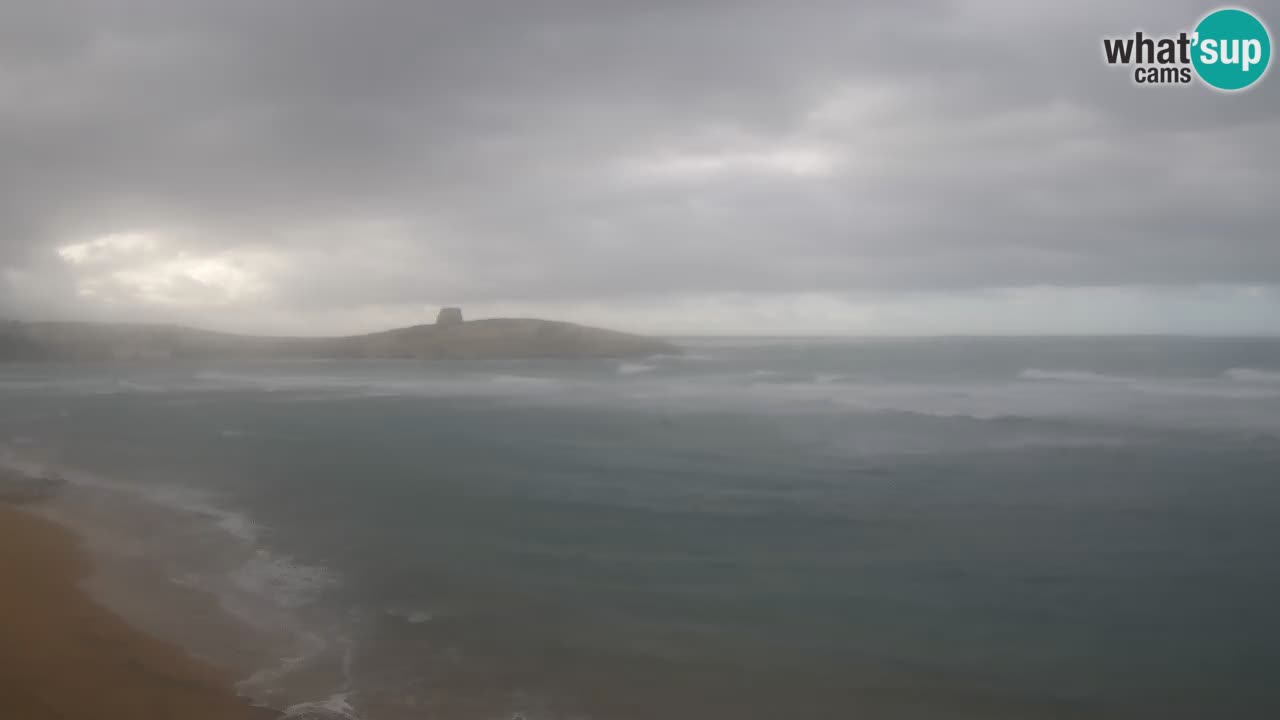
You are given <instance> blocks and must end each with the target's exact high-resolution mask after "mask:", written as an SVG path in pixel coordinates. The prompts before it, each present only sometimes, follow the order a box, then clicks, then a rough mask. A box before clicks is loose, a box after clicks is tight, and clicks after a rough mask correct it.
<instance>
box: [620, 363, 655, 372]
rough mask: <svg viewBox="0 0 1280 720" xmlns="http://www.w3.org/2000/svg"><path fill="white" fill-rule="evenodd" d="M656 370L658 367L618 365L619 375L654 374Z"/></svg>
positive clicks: (633, 364) (638, 364)
mask: <svg viewBox="0 0 1280 720" xmlns="http://www.w3.org/2000/svg"><path fill="white" fill-rule="evenodd" d="M656 369H657V367H655V366H653V365H645V364H643V363H628V362H624V363H618V374H619V375H638V374H640V373H648V372H653V371H654V370H656Z"/></svg>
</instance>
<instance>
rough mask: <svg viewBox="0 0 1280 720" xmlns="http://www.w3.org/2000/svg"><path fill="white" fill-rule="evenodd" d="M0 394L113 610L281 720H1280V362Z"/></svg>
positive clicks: (810, 357)
mask: <svg viewBox="0 0 1280 720" xmlns="http://www.w3.org/2000/svg"><path fill="white" fill-rule="evenodd" d="M681 344H682V345H683V346H684V347H685V348H686V349H687V353H686V354H685V355H682V356H672V357H666V356H662V357H652V358H647V359H643V360H629V361H611V360H589V361H585V360H572V361H545V360H542V361H514V360H513V361H501V362H498V361H494V362H484V363H475V362H471V363H458V364H450V363H420V362H408V361H405V362H398V361H397V362H383V361H359V362H356V361H353V362H346V361H333V362H284V361H281V362H258V363H219V364H163V365H162V364H157V365H21V364H18V365H0V460H2V461H3V462H4V463H7V464H10V465H14V466H18V467H23V468H27V469H32V470H41V469H46V468H47V469H50V470H53V471H56V472H59V473H61V474H63V475H64V476H65V477H66V478H67V479H69V480H70V481H71V484H70V486H69V487H68V488H67V490H66V491H65V492H64V493H63V495H62V496H61V497H59V498H58V499H56V500H54V501H53V502H52V503H51V504H50V505H49V506H48V507H47V508H45V509H44V510H42V511H43V512H48V513H50V514H54V515H57V516H59V517H60V518H61V519H63V520H64V521H67V522H71V523H73V524H76V525H78V526H79V527H80V528H81V530H82V532H84V534H85V537H86V538H87V539H88V541H89V544H90V547H91V549H92V550H93V552H94V554H95V556H97V557H98V558H99V560H100V563H99V568H100V571H99V573H98V574H97V576H96V577H95V578H93V579H92V580H91V583H90V585H91V587H92V588H93V589H95V591H96V592H99V593H101V597H102V598H103V600H104V602H107V603H108V604H111V605H112V606H113V607H115V608H117V609H118V610H119V611H120V612H122V613H124V614H125V615H126V616H128V617H130V618H131V619H133V620H135V621H136V622H139V623H140V624H142V625H144V626H148V625H149V626H150V627H151V628H152V629H153V631H155V632H157V633H159V634H162V635H166V636H168V637H171V638H172V639H174V640H175V641H177V642H181V643H182V644H184V645H185V646H186V647H188V649H190V650H191V652H193V653H195V654H197V655H200V656H202V657H208V658H211V659H215V660H217V661H218V662H222V663H224V664H228V665H230V666H231V667H233V668H235V669H237V670H238V671H240V673H241V676H242V677H243V681H242V682H241V684H240V686H239V688H240V690H241V692H243V693H244V694H246V695H247V696H250V697H252V698H254V699H255V700H257V701H259V702H261V703H264V704H268V705H271V706H274V707H278V708H281V709H287V710H288V713H289V715H290V716H292V717H295V718H308V717H310V718H324V717H327V718H342V717H346V718H361V719H362V720H401V719H403V718H440V719H442V720H473V719H474V720H508V719H509V718H525V719H526V720H569V719H586V718H592V719H600V720H611V719H616V720H641V719H657V718H662V719H668V718H669V719H676V720H680V719H685V718H687V719H688V720H709V719H713V718H736V719H738V720H744V719H756V718H760V719H766V718H768V719H771V720H772V719H780V718H790V719H795V720H805V719H808V718H814V719H818V718H822V719H825V718H833V719H834V718H840V719H846V718H867V719H869V720H878V719H880V718H886V719H899V718H903V719H905V718H912V719H915V718H921V719H924V718H930V719H932V718H1026V719H1037V718H1100V717H1104V718H1110V717H1115V718H1145V717H1151V718H1182V717H1187V718H1191V717H1196V718H1199V717H1280V682H1278V681H1277V680H1276V678H1277V677H1278V676H1280V340H1264V339H1197V338H1152V337H1135V338H1022V339H1009V338H988V339H960V338H941V339H919V340H916V339H912V340H903V339H869V340H835V339H758V338H740V339H724V338H721V339H696V338H695V339H684V340H682V341H681Z"/></svg>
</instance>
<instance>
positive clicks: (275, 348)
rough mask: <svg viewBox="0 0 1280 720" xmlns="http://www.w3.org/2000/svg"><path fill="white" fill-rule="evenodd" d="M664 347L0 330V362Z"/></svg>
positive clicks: (114, 328)
mask: <svg viewBox="0 0 1280 720" xmlns="http://www.w3.org/2000/svg"><path fill="white" fill-rule="evenodd" d="M679 352H680V350H679V348H677V347H676V346H675V345H672V344H671V343H669V342H666V341H665V340H659V339H656V338H649V337H644V336H641V335H631V334H629V333H623V332H617V331H614V330H604V329H601V328H594V327H587V326H584V325H575V324H573V323H567V322H555V321H550V320H533V319H515V318H512V319H506V318H503V319H492V320H471V321H467V322H463V321H461V319H460V316H459V319H458V320H456V321H451V322H442V323H437V324H434V325H416V326H414V327H406V328H399V329H396V330H387V331H384V332H376V333H370V334H368V335H351V336H345V337H326V338H304V337H258V336H251V335H231V334H227V333H217V332H209V331H206V330H197V329H194V328H188V327H181V326H177V325H130V324H106V323H78V322H37V323H24V322H6V323H0V362H4V361H9V362H13V361H43V360H63V361H65V360H82V361H90V360H161V359H204V358H320V359H325V358H331V359H338V358H410V359H413V358H416V359H433V358H533V357H547V358H550V357H565V358H570V357H639V356H645V355H658V354H676V353H679Z"/></svg>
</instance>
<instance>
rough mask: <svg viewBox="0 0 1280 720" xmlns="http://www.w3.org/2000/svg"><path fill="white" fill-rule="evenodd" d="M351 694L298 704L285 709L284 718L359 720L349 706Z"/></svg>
mask: <svg viewBox="0 0 1280 720" xmlns="http://www.w3.org/2000/svg"><path fill="white" fill-rule="evenodd" d="M350 697H351V693H349V692H343V693H336V694H334V695H332V696H330V697H328V698H326V699H324V700H319V701H314V702H304V703H298V704H296V705H290V706H289V707H287V708H285V711H284V715H283V717H284V718H293V719H294V720H359V718H360V715H359V714H358V713H356V710H355V708H353V707H352V706H351V702H350Z"/></svg>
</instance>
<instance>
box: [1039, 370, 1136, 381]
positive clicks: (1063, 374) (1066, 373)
mask: <svg viewBox="0 0 1280 720" xmlns="http://www.w3.org/2000/svg"><path fill="white" fill-rule="evenodd" d="M1018 377H1019V378H1020V379H1022V380H1047V381H1051V382H1077V383H1127V382H1132V381H1133V378H1128V377H1124V376H1121V375H1106V374H1104V373H1094V372H1086V371H1083V370H1040V369H1038V368H1027V369H1026V370H1023V371H1022V372H1020V373H1018Z"/></svg>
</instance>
